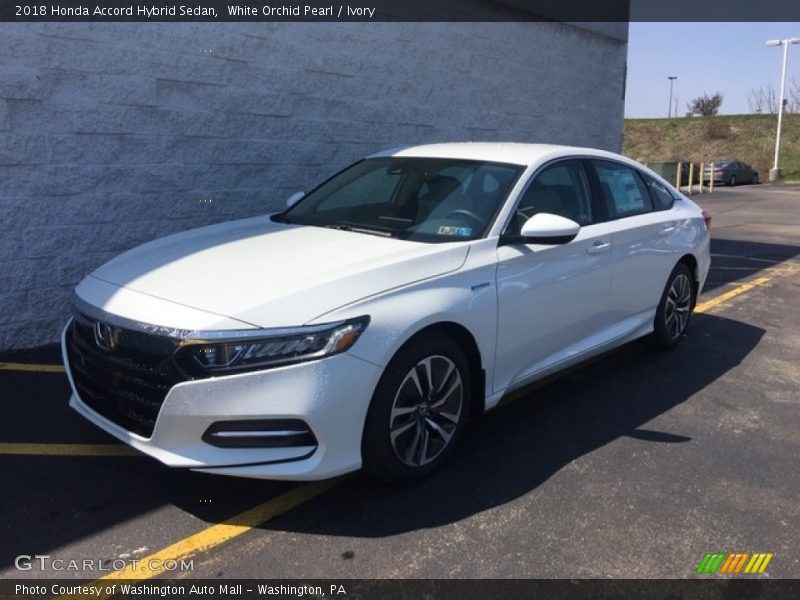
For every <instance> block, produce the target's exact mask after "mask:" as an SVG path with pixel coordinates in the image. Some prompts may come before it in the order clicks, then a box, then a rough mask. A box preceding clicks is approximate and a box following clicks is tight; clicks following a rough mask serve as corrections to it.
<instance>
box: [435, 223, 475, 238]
mask: <svg viewBox="0 0 800 600" xmlns="http://www.w3.org/2000/svg"><path fill="white" fill-rule="evenodd" d="M438 233H439V235H458V236H461V237H469V236H471V235H472V227H455V226H454V225H440V226H439V231H438Z"/></svg>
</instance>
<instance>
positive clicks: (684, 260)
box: [676, 254, 700, 308]
mask: <svg viewBox="0 0 800 600" xmlns="http://www.w3.org/2000/svg"><path fill="white" fill-rule="evenodd" d="M681 264H683V265H686V266H687V267H688V268H689V270H690V271H691V272H692V280H693V281H694V294H693V296H694V297H693V298H692V308H694V306H695V304H697V290H698V288H699V286H700V273H699V270H698V267H699V263H698V262H697V258H696V257H695V256H694V254H684V255H683V256H682V257H681V259H680V260H679V261H678V262H677V265H681ZM677 265H676V266H677Z"/></svg>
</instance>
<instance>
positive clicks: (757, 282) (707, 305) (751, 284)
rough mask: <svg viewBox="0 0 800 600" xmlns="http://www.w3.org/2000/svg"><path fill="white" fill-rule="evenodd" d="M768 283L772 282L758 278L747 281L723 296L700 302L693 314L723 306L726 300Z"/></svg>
mask: <svg viewBox="0 0 800 600" xmlns="http://www.w3.org/2000/svg"><path fill="white" fill-rule="evenodd" d="M770 281H772V278H771V277H759V278H758V279H753V280H752V281H748V282H747V283H743V284H742V285H739V286H737V287H735V288H733V289H732V290H728V291H727V292H725V293H724V294H720V295H719V296H714V297H713V298H711V299H710V300H706V301H705V302H701V303H700V304H698V305H697V306H695V308H694V312H696V313H704V312H708V311H709V310H711V309H712V308H715V307H717V306H719V305H720V304H723V303H725V302H727V301H728V300H731V299H732V298H735V297H736V296H739V295H741V294H744V293H745V292H749V291H750V290H752V289H753V288H757V287H760V286H762V285H765V284H766V283H769V282H770Z"/></svg>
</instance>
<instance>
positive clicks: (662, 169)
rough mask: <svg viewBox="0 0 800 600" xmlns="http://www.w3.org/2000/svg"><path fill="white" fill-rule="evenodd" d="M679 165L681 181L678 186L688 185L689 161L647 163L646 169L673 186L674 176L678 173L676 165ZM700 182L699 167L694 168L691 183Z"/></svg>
mask: <svg viewBox="0 0 800 600" xmlns="http://www.w3.org/2000/svg"><path fill="white" fill-rule="evenodd" d="M679 162H680V163H681V181H680V184H679V185H689V161H687V160H682V161H677V160H673V161H663V162H648V163H647V167H648V168H650V169H652V170H653V171H655V172H656V173H658V174H659V175H661V176H662V177H663V178H664V179H666V180H667V181H669V182H670V183H671V184H672V185H675V182H676V176H677V173H678V163H679ZM699 182H700V165H695V166H694V173H692V183H699Z"/></svg>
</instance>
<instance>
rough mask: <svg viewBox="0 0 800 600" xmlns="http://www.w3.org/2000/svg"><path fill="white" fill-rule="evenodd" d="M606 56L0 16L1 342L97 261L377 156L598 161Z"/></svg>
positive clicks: (383, 35) (530, 44) (608, 68)
mask: <svg viewBox="0 0 800 600" xmlns="http://www.w3.org/2000/svg"><path fill="white" fill-rule="evenodd" d="M625 60H626V44H625V42H624V41H621V40H619V39H615V38H614V37H613V36H606V35H602V34H598V33H595V32H589V31H586V30H583V29H580V28H577V27H574V26H570V25H564V24H558V23H514V22H509V23H368V24H362V23H230V24H217V23H213V24H212V23H180V24H174V23H173V24H152V23H147V24H145V23H129V24H123V23H36V24H28V23H17V24H10V23H3V24H0V227H1V231H2V238H0V306H2V307H3V308H2V317H0V350H6V349H12V348H25V347H31V346H34V345H38V344H42V343H47V342H53V341H56V340H57V339H58V335H59V332H60V328H61V325H62V324H63V322H64V321H65V319H66V317H67V315H68V296H69V292H70V290H71V288H72V287H73V286H74V285H75V284H76V283H77V282H78V281H79V280H80V279H81V278H82V277H83V276H84V275H85V274H86V273H88V272H89V271H91V270H92V269H93V268H94V267H96V266H98V265H99V264H101V263H103V262H104V261H106V260H108V259H109V258H111V257H112V256H114V255H116V254H118V253H120V252H122V251H124V250H126V249H128V248H131V247H132V246H135V245H137V244H139V243H142V242H144V241H147V240H150V239H153V238H155V237H159V236H163V235H166V234H169V233H172V232H176V231H180V230H184V229H188V228H190V227H195V226H199V225H204V224H208V223H213V222H218V221H223V220H228V219H233V218H239V217H247V216H252V215H256V214H261V213H267V212H269V211H271V210H273V209H278V208H280V207H281V206H282V205H283V202H284V200H285V198H286V197H288V196H289V195H290V194H291V193H292V192H294V191H296V190H299V189H304V188H307V187H309V186H311V185H313V184H314V183H315V182H318V181H319V180H320V179H321V178H323V177H325V176H327V175H329V174H331V173H333V172H335V171H337V170H339V169H340V168H342V167H344V166H346V165H347V164H348V163H350V162H352V161H353V160H355V159H357V158H360V157H362V156H364V155H366V154H369V153H371V152H374V151H377V150H380V149H383V148H386V147H394V146H400V145H404V144H412V143H422V142H436V141H460V140H508V141H539V142H556V143H569V144H581V145H590V146H597V147H603V148H608V149H612V150H617V149H619V147H620V145H621V135H622V114H623V113H622V111H623V98H622V96H623V86H624V81H623V80H624V74H625Z"/></svg>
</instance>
